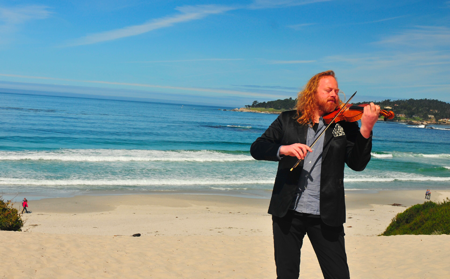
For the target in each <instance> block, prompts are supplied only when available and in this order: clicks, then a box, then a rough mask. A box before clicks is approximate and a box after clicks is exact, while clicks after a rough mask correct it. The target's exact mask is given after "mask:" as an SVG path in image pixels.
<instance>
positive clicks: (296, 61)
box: [270, 60, 316, 64]
mask: <svg viewBox="0 0 450 279" xmlns="http://www.w3.org/2000/svg"><path fill="white" fill-rule="evenodd" d="M314 62H316V60H273V61H270V64H305V63H314Z"/></svg>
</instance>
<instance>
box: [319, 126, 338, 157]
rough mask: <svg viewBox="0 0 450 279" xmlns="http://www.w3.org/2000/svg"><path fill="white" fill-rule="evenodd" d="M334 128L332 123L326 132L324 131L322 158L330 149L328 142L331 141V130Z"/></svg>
mask: <svg viewBox="0 0 450 279" xmlns="http://www.w3.org/2000/svg"><path fill="white" fill-rule="evenodd" d="M334 126H336V123H333V124H331V125H330V127H329V128H328V130H326V131H325V139H324V142H323V152H322V158H325V156H326V155H327V152H328V149H329V148H330V141H331V140H332V139H333V129H334Z"/></svg>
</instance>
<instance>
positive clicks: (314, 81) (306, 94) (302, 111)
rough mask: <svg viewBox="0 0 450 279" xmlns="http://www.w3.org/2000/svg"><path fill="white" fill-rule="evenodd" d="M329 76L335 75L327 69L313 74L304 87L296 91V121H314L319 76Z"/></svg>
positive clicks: (307, 122)
mask: <svg viewBox="0 0 450 279" xmlns="http://www.w3.org/2000/svg"><path fill="white" fill-rule="evenodd" d="M326 76H331V77H334V78H336V77H335V75H334V71H332V70H328V71H325V72H321V73H318V74H317V75H315V76H313V77H312V78H311V79H310V80H309V81H308V83H307V84H306V85H305V88H304V89H303V90H302V91H300V92H299V93H298V97H297V104H296V105H295V108H296V109H297V122H298V123H300V124H309V123H312V122H313V121H314V111H315V110H316V109H317V104H316V92H317V87H318V86H319V81H320V79H321V78H323V77H326Z"/></svg>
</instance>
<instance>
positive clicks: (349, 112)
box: [323, 104, 395, 124]
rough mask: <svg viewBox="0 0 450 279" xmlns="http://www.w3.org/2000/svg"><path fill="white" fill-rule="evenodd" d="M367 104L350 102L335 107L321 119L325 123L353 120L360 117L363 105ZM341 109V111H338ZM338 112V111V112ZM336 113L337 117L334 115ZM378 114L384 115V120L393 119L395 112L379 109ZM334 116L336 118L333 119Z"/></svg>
mask: <svg viewBox="0 0 450 279" xmlns="http://www.w3.org/2000/svg"><path fill="white" fill-rule="evenodd" d="M368 105H369V104H362V105H356V106H354V105H352V104H345V105H342V106H341V107H339V108H337V109H336V110H335V111H333V112H330V113H329V114H327V115H325V116H324V117H323V120H324V121H325V123H326V124H330V122H333V123H337V122H339V121H346V122H355V121H358V120H360V119H361V117H362V115H363V111H364V107H365V106H368ZM341 110H342V112H340V111H341ZM339 112H340V113H339ZM336 115H337V117H336ZM380 115H383V116H384V120H385V121H386V120H387V119H393V118H394V116H395V114H394V112H392V111H387V110H384V109H383V110H380ZM335 117H336V119H334V118H335Z"/></svg>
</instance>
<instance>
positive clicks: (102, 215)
mask: <svg viewBox="0 0 450 279" xmlns="http://www.w3.org/2000/svg"><path fill="white" fill-rule="evenodd" d="M449 196H450V192H446V191H441V192H439V191H433V193H432V200H433V201H440V200H443V199H445V198H447V197H449ZM423 201H424V192H423V191H415V190H409V191H379V192H376V191H373V192H364V191H348V192H347V193H346V203H347V223H345V224H344V228H345V232H346V249H347V255H348V262H349V266H350V273H351V276H352V278H448V276H450V269H449V267H450V265H449V262H448V258H449V256H450V252H449V250H448V249H447V248H446V247H448V245H449V244H450V236H448V235H427V236H424V235H417V236H415V235H404V236H390V237H385V236H378V235H379V234H381V233H382V232H383V231H384V229H385V228H386V227H387V225H388V224H389V223H390V221H391V220H392V218H393V217H394V216H395V215H396V214H397V213H399V212H402V211H404V210H405V209H406V208H407V207H409V206H411V205H413V204H417V203H422V202H423ZM268 203H269V200H268V199H255V198H241V197H233V196H225V195H204V194H203V195H202V194H181V193H178V194H175V193H172V194H147V195H97V196H76V197H71V198H55V199H42V200H36V201H31V202H30V205H29V209H30V210H31V211H32V213H31V214H25V215H24V216H23V217H24V220H25V225H24V227H23V231H22V232H6V231H1V232H0V241H1V243H2V244H3V245H2V246H1V248H0V254H1V255H2V260H1V261H0V278H23V277H32V278H100V277H101V278H275V277H276V275H275V264H274V260H273V247H272V232H271V216H270V215H269V214H267V206H268ZM16 206H19V204H16ZM134 234H140V236H139V237H133V235H134ZM321 277H322V275H321V271H320V267H319V264H318V262H317V259H316V257H315V254H314V252H313V250H312V247H311V245H310V243H309V241H308V240H307V239H306V238H305V241H304V247H303V249H302V263H301V278H321Z"/></svg>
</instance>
